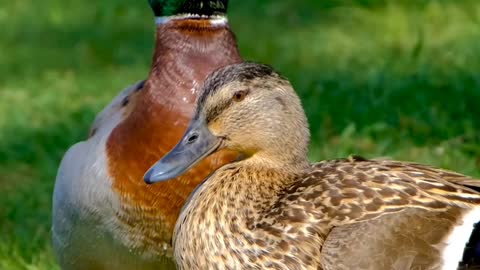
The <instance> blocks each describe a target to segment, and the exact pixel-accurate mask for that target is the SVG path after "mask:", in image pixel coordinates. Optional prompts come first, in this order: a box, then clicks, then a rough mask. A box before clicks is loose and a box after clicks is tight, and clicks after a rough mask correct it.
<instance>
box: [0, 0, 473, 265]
mask: <svg viewBox="0 0 480 270" xmlns="http://www.w3.org/2000/svg"><path fill="white" fill-rule="evenodd" d="M299 2H301V3H299ZM229 18H230V22H231V25H232V27H233V29H234V31H235V32H236V33H237V38H238V41H239V45H240V49H241V51H242V54H243V55H244V57H245V58H247V59H250V60H256V61H261V62H265V63H270V64H272V65H273V66H274V67H276V68H277V69H278V70H280V71H281V72H282V73H283V74H284V75H285V76H287V77H288V78H290V79H291V81H292V83H293V84H294V86H295V87H296V89H297V91H298V92H299V94H300V96H301V97H302V100H303V103H304V106H305V109H306V111H307V114H308V116H309V119H310V124H311V129H312V148H311V157H312V160H319V159H327V158H336V157H342V156H346V155H349V154H351V153H356V154H360V155H364V156H366V157H378V156H388V157H391V158H396V159H403V160H412V161H418V162H424V163H428V164H433V165H436V166H441V167H445V168H448V169H454V170H458V171H460V172H463V173H466V174H469V175H473V176H477V177H479V176H480V134H479V129H480V43H479V42H478V41H479V40H480V2H478V1H477V0H405V1H401V0H398V1H388V0H370V1H369V0H355V1H354V0H351V1H346V0H342V1H340V0H335V1H334V0H330V1H315V0H304V1H295V0H284V1H274V0H266V1H253V0H249V1H236V0H231V3H230V12H229ZM0 25H2V26H3V27H2V29H3V30H2V34H1V36H0V51H1V52H2V53H0V194H2V196H0V205H1V207H0V269H56V268H57V267H56V266H55V261H54V258H53V256H52V251H51V247H50V234H49V230H50V204H51V193H52V187H53V182H54V178H55V174H56V169H57V166H58V164H59V161H60V159H61V157H62V155H63V153H64V151H65V150H66V149H67V148H68V146H69V145H71V144H73V143H74V142H77V141H79V140H82V139H84V138H85V137H86V135H87V131H88V127H89V124H90V123H91V121H92V120H93V117H94V116H95V114H96V113H97V112H98V111H99V110H100V109H101V108H102V107H103V106H104V105H105V104H106V103H107V102H108V101H109V100H110V99H111V98H112V97H113V96H114V95H115V94H116V93H117V92H118V91H120V90H121V89H122V88H123V87H125V86H126V85H128V84H130V83H133V82H135V81H137V80H139V79H143V78H145V76H146V75H147V72H148V69H149V65H150V61H151V53H152V48H153V33H154V24H153V19H152V15H151V12H150V10H149V8H148V6H147V3H146V1H127V0H117V1H100V2H98V1H93V0H86V1H80V2H72V1H61V0H45V1H8V2H4V3H2V5H1V6H0Z"/></svg>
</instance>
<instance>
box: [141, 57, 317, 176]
mask: <svg viewBox="0 0 480 270" xmlns="http://www.w3.org/2000/svg"><path fill="white" fill-rule="evenodd" d="M309 137H310V134H309V131H308V124H307V119H306V116H305V113H304V111H303V109H302V105H301V102H300V99H299V98H298V96H297V94H296V93H295V91H294V90H293V88H292V86H291V85H290V83H289V82H288V80H286V79H284V78H282V77H281V76H280V75H278V74H277V73H276V72H275V71H274V70H273V69H272V68H271V67H269V66H266V65H261V64H256V63H241V64H235V65H230V66H227V67H224V68H222V69H220V70H217V71H216V72H214V73H212V74H211V75H210V76H209V77H208V78H207V80H206V81H205V84H204V86H203V90H202V94H201V95H200V97H199V99H198V101H197V109H196V112H195V115H194V117H193V119H192V122H191V124H190V126H189V128H188V130H187V132H186V133H185V135H184V137H183V138H182V140H181V141H180V143H179V144H178V145H177V146H176V147H175V148H174V149H173V150H172V151H171V152H170V153H169V154H167V156H165V157H164V158H163V159H162V160H161V161H159V162H158V163H157V164H156V165H155V166H154V167H153V168H152V169H151V170H157V168H158V169H159V170H157V172H156V173H153V172H149V173H147V175H146V181H147V182H152V181H149V180H152V174H156V175H157V176H158V175H160V174H161V175H162V176H161V177H160V176H158V177H153V178H158V179H161V180H166V177H170V176H172V175H175V176H177V175H178V174H179V173H183V172H184V171H186V170H187V169H188V168H190V167H191V166H193V164H195V163H197V162H198V161H200V160H201V159H203V158H204V157H206V156H207V155H209V154H211V153H213V152H215V151H217V150H219V149H222V148H227V149H231V150H235V151H237V152H239V153H241V154H243V156H244V158H245V161H248V160H251V161H252V162H255V163H256V164H258V163H262V164H263V163H268V166H275V167H278V168H284V169H289V168H291V169H299V168H303V167H305V166H306V164H308V162H307V149H308V143H309ZM192 157H195V158H192ZM187 163H188V164H187ZM182 166H183V167H182ZM179 168H182V169H181V170H180V169H179ZM160 169H161V170H160ZM147 176H148V177H147ZM147 178H149V179H147ZM153 180H156V179H153Z"/></svg>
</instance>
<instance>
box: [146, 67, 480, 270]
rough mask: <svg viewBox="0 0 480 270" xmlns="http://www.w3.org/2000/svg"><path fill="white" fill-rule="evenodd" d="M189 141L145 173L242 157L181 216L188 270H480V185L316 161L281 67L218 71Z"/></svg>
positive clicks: (178, 249) (358, 163) (458, 177)
mask: <svg viewBox="0 0 480 270" xmlns="http://www.w3.org/2000/svg"><path fill="white" fill-rule="evenodd" d="M192 119H193V120H192V122H191V124H190V126H189V128H188V129H187V131H186V133H185V134H184V137H183V138H182V139H181V140H180V142H179V143H178V144H177V145H176V146H175V147H174V148H173V149H172V150H171V151H170V152H169V153H168V154H167V155H166V156H164V157H163V158H162V159H161V160H160V161H159V162H157V163H156V164H155V165H154V166H153V167H152V168H151V169H150V170H149V171H148V172H147V173H146V175H145V177H144V178H145V181H146V182H147V183H154V182H163V181H167V180H168V179H170V178H172V177H176V176H178V175H181V174H182V173H184V172H186V171H188V169H189V168H190V167H192V166H193V165H194V164H196V163H197V162H200V161H201V160H203V158H205V157H207V156H209V155H210V154H212V153H215V152H216V151H219V150H220V149H232V150H235V151H238V152H240V153H242V158H241V159H239V160H236V161H233V162H231V163H229V164H227V165H224V166H223V167H221V168H219V169H218V170H216V171H215V172H214V173H213V174H212V175H211V176H209V177H208V178H207V179H206V180H205V181H204V182H203V183H202V184H201V185H200V186H199V188H197V189H196V190H195V192H194V193H193V194H192V196H191V197H190V199H189V200H188V201H187V204H186V205H185V207H184V208H183V210H182V213H181V214H180V216H179V219H178V220H177V224H176V228H175V232H174V239H173V244H174V257H175V261H176V263H177V266H178V267H179V268H180V269H457V268H459V267H460V268H459V269H472V267H475V266H478V265H479V264H478V258H475V256H473V257H469V258H467V257H466V254H467V253H469V252H470V251H469V249H471V248H472V247H473V246H475V245H476V244H477V243H474V242H473V240H474V238H471V237H472V235H473V234H474V233H475V230H474V229H475V224H478V222H479V221H480V193H479V190H480V182H478V181H477V180H475V179H472V178H469V177H467V176H464V175H462V174H459V173H455V172H450V171H445V170H442V169H437V168H433V167H430V166H426V165H421V164H415V163H408V162H400V161H390V160H366V159H363V158H358V157H350V158H347V159H342V160H331V161H323V162H320V163H315V164H310V163H309V162H308V160H307V149H308V142H309V132H308V126H307V121H306V116H305V114H304V112H303V110H302V108H301V103H300V100H299V98H298V96H296V94H295V93H294V91H293V89H292V87H291V85H290V84H289V83H288V81H286V80H285V79H283V78H282V77H280V76H279V75H278V74H276V73H275V72H274V71H273V70H272V69H271V68H269V67H267V66H264V65H258V64H254V63H242V64H237V65H231V66H229V67H226V68H223V69H220V70H218V71H216V72H214V73H213V74H212V75H210V76H209V78H208V79H207V81H206V82H205V84H204V88H203V90H202V95H201V96H200V98H199V99H198V102H197V110H196V111H195V114H194V116H193V118H192Z"/></svg>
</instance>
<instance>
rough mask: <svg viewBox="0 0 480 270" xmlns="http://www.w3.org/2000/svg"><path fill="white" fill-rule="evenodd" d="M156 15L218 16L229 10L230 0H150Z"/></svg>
mask: <svg viewBox="0 0 480 270" xmlns="http://www.w3.org/2000/svg"><path fill="white" fill-rule="evenodd" d="M148 2H149V3H150V6H151V8H152V10H153V13H154V14H155V16H172V15H179V14H190V15H202V16H216V15H224V14H225V13H226V12H227V6H228V0H216V1H211V0H148Z"/></svg>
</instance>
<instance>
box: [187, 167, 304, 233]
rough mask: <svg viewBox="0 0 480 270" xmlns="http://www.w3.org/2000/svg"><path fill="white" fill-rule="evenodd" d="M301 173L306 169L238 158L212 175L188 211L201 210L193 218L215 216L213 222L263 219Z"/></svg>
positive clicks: (192, 201)
mask: <svg viewBox="0 0 480 270" xmlns="http://www.w3.org/2000/svg"><path fill="white" fill-rule="evenodd" d="M301 173H303V170H298V171H288V170H284V169H280V168H279V167H266V166H265V163H255V162H253V161H250V160H243V161H238V162H236V163H232V164H229V165H226V166H223V167H222V168H220V169H218V170H217V171H216V172H215V173H214V174H213V175H212V176H211V177H209V178H208V179H207V180H206V182H205V183H204V184H202V186H201V187H200V188H199V190H198V192H196V194H195V195H194V196H193V197H192V199H191V201H190V203H189V204H187V207H186V209H185V211H184V212H190V210H195V213H200V215H201V216H200V217H194V219H193V220H197V219H202V218H206V219H209V218H212V220H210V221H209V222H214V223H215V222H225V223H230V222H231V221H234V220H237V219H240V220H242V222H243V221H247V224H246V225H247V226H248V225H249V224H248V223H252V224H253V223H255V222H256V221H257V220H259V219H261V218H263V214H266V213H267V212H268V210H270V209H271V208H272V207H273V206H274V204H275V203H276V202H277V200H278V196H279V195H280V194H281V193H282V192H283V191H284V190H285V189H286V188H288V187H289V186H290V185H291V184H292V183H293V182H294V181H295V179H297V177H298V175H300V174H301ZM201 213H209V214H207V215H203V214H201ZM237 223H238V222H237ZM200 233H201V232H200Z"/></svg>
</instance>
